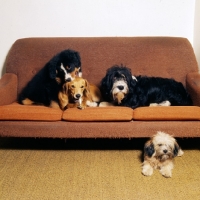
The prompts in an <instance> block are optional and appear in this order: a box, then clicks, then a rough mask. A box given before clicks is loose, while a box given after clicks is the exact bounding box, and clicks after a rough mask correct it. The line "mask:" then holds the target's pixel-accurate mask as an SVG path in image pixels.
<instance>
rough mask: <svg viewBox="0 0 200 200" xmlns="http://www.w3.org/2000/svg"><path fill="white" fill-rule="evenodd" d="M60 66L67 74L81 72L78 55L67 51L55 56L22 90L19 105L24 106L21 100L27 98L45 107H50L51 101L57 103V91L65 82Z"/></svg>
mask: <svg viewBox="0 0 200 200" xmlns="http://www.w3.org/2000/svg"><path fill="white" fill-rule="evenodd" d="M61 65H63V67H64V68H65V70H66V71H67V73H71V72H73V71H74V70H75V68H80V69H79V72H81V59H80V55H79V53H78V52H76V51H74V50H70V49H67V50H64V51H61V52H60V53H58V54H57V55H55V56H54V57H53V58H52V59H51V60H50V61H49V62H48V63H47V64H46V65H45V66H44V67H43V68H42V69H41V70H40V71H39V72H38V73H37V74H36V75H35V76H34V77H33V78H32V80H31V81H30V82H29V83H28V84H27V86H26V87H25V88H24V89H23V90H22V92H21V94H20V95H19V98H18V101H19V103H21V104H24V103H23V100H25V99H27V98H28V99H30V100H31V101H33V102H34V104H42V105H45V106H50V104H51V101H55V102H58V91H59V89H60V87H61V85H62V84H63V83H64V82H65V81H66V80H65V72H64V70H63V69H62V68H61Z"/></svg>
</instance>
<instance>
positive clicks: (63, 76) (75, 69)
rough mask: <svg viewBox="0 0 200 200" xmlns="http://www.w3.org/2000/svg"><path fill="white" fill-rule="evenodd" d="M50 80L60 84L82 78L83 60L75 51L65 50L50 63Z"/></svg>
mask: <svg viewBox="0 0 200 200" xmlns="http://www.w3.org/2000/svg"><path fill="white" fill-rule="evenodd" d="M49 73H50V78H52V79H54V78H55V79H56V81H57V82H58V83H59V84H62V83H64V82H68V81H71V80H73V79H75V78H76V77H82V70H81V58H80V55H79V53H78V52H76V51H74V50H70V49H68V50H64V51H62V52H60V53H59V54H58V55H56V56H55V57H54V58H53V59H52V60H51V61H50V62H49Z"/></svg>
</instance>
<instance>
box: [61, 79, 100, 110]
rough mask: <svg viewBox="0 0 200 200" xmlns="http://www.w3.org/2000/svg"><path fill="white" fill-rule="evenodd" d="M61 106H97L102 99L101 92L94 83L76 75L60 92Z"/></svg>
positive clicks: (63, 107)
mask: <svg viewBox="0 0 200 200" xmlns="http://www.w3.org/2000/svg"><path fill="white" fill-rule="evenodd" d="M58 99H59V103H60V108H61V109H62V110H65V109H66V108H79V109H84V108H86V107H97V106H98V103H99V102H100V101H101V92H100V90H99V88H98V87H97V86H95V85H93V84H89V83H88V81H87V80H86V79H83V78H81V77H76V78H75V79H74V80H72V81H70V82H66V83H65V84H64V85H63V87H62V90H61V91H60V92H59V93H58Z"/></svg>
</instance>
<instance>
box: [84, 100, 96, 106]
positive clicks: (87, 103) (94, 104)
mask: <svg viewBox="0 0 200 200" xmlns="http://www.w3.org/2000/svg"><path fill="white" fill-rule="evenodd" d="M86 105H87V106H88V107H97V106H98V103H97V102H91V101H87V102H86Z"/></svg>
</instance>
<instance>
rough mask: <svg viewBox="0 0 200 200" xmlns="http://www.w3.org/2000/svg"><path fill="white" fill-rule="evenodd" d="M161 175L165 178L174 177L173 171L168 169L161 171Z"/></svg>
mask: <svg viewBox="0 0 200 200" xmlns="http://www.w3.org/2000/svg"><path fill="white" fill-rule="evenodd" d="M160 173H161V174H162V175H163V176H164V177H165V178H171V177H172V171H171V170H167V169H161V170H160Z"/></svg>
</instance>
